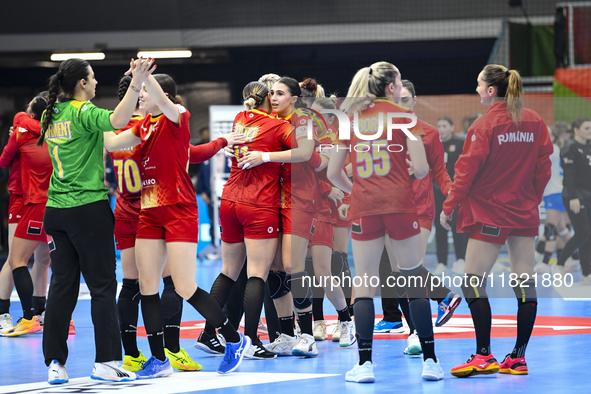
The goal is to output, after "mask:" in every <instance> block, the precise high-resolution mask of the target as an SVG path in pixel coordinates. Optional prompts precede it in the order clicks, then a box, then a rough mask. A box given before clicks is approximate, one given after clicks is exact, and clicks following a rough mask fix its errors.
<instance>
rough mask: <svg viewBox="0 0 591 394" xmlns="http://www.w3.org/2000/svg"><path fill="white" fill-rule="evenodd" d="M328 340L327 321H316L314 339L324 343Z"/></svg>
mask: <svg viewBox="0 0 591 394" xmlns="http://www.w3.org/2000/svg"><path fill="white" fill-rule="evenodd" d="M327 338H328V334H327V333H326V320H314V339H315V340H317V341H324V340H325V339H327Z"/></svg>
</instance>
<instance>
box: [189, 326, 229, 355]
mask: <svg viewBox="0 0 591 394" xmlns="http://www.w3.org/2000/svg"><path fill="white" fill-rule="evenodd" d="M195 349H198V350H202V351H204V352H205V353H209V354H215V355H216V356H223V355H224V353H225V352H226V348H225V347H224V345H222V344H221V339H220V337H219V335H213V336H212V335H209V334H207V333H206V332H205V330H203V331H201V334H199V339H197V342H195Z"/></svg>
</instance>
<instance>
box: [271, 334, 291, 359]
mask: <svg viewBox="0 0 591 394" xmlns="http://www.w3.org/2000/svg"><path fill="white" fill-rule="evenodd" d="M297 343H298V338H297V337H290V336H289V335H287V334H280V335H279V336H278V337H277V338H275V341H273V342H272V343H269V344H268V345H265V349H267V350H268V351H270V352H273V353H275V354H276V355H278V356H291V355H292V353H291V352H292V350H293V347H294V346H295V345H296V344H297Z"/></svg>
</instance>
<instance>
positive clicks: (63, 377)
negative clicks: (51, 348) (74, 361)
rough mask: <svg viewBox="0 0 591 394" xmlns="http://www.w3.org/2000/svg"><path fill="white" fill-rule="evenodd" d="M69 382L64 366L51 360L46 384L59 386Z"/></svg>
mask: <svg viewBox="0 0 591 394" xmlns="http://www.w3.org/2000/svg"><path fill="white" fill-rule="evenodd" d="M69 381H70V377H69V376H68V371H66V366H65V365H61V364H60V363H58V362H57V360H53V361H52V362H51V364H49V371H48V377H47V383H49V384H60V383H68V382H69Z"/></svg>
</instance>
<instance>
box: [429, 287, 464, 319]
mask: <svg viewBox="0 0 591 394" xmlns="http://www.w3.org/2000/svg"><path fill="white" fill-rule="evenodd" d="M460 302H462V297H460V296H459V295H458V294H456V293H454V292H453V291H450V292H449V293H447V297H445V299H444V300H443V301H441V303H440V304H439V307H438V308H437V309H438V312H437V320H436V321H435V327H441V326H443V325H444V324H445V323H447V322H448V321H449V319H451V317H452V316H453V314H454V311H455V310H456V308H457V307H458V305H460Z"/></svg>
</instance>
